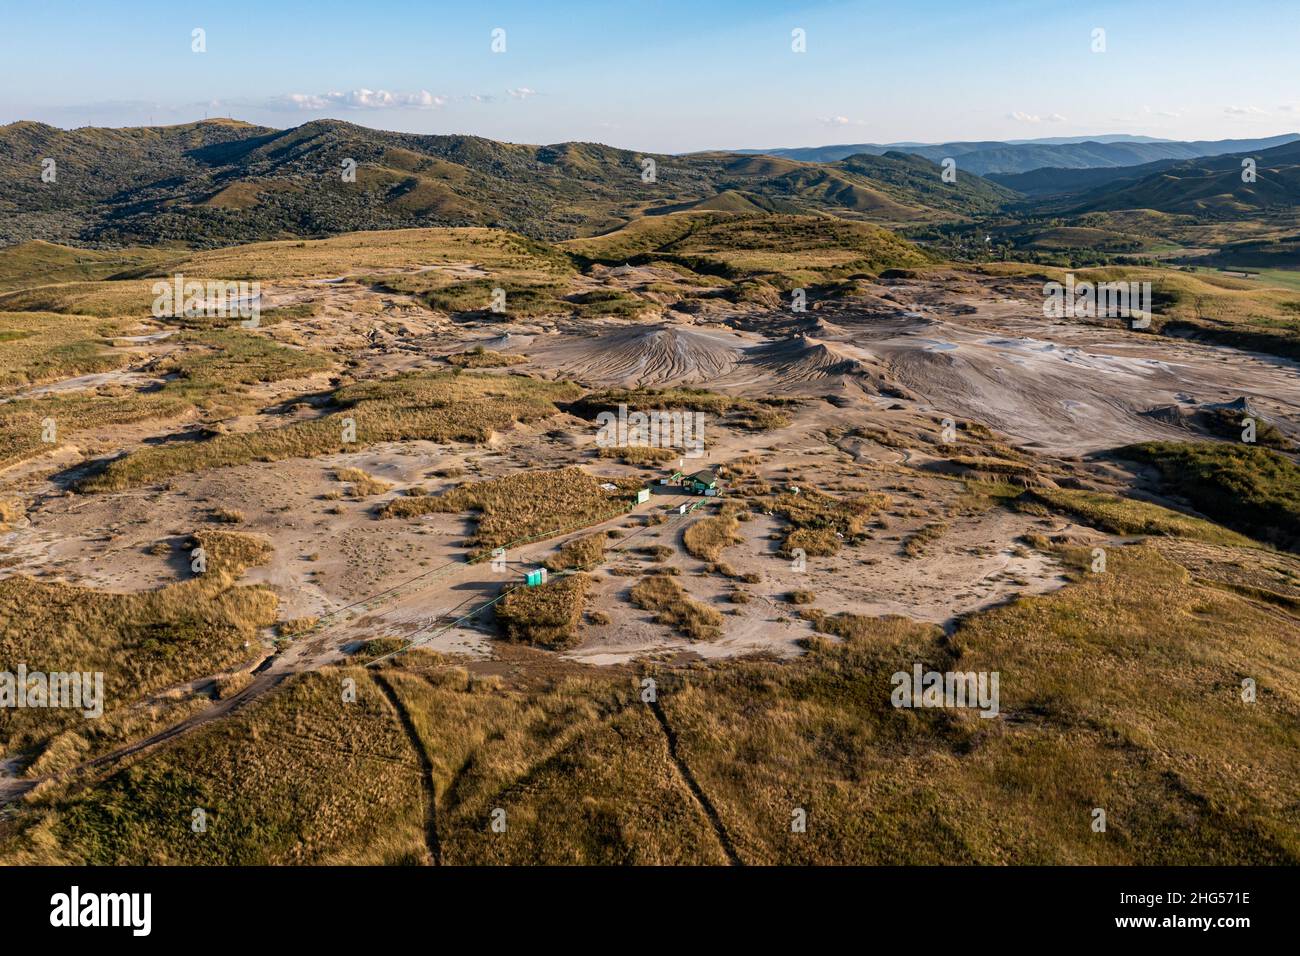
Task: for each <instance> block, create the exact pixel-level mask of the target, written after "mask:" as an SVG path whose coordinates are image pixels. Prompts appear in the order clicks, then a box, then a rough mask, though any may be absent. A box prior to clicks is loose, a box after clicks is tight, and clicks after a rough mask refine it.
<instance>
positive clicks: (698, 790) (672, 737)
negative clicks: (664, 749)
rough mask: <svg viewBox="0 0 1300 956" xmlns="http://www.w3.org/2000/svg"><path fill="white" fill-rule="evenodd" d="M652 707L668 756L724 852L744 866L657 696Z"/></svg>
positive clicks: (731, 860)
mask: <svg viewBox="0 0 1300 956" xmlns="http://www.w3.org/2000/svg"><path fill="white" fill-rule="evenodd" d="M650 709H651V710H652V711H654V715H655V719H656V720H658V721H659V726H660V727H662V728H663V731H664V737H665V738H666V739H667V741H668V756H669V757H671V758H672V761H673V763H674V764H675V765H676V767H677V772H678V773H679V774H680V775H681V778H682V781H683V782H684V783H685V784H686V786H687V788H689V789H690V791H691V794H692V795H693V796H694V797H695V801H696V803H698V804H699V805H700V809H701V810H702V811H703V812H704V816H705V817H706V818H707V819H708V821H709V824H710V825H711V826H712V827H713V832H714V833H715V834H716V835H717V837H718V843H719V844H721V845H722V852H723V853H725V854H727V861H728V862H729V863H730V864H731V865H732V866H744V865H745V864H744V862H743V861H742V860H741V859H740V856H739V855H738V854H737V853H736V848H735V846H734V845H733V844H732V842H731V837H730V836H729V835H728V834H727V828H726V827H725V826H723V825H722V817H721V816H720V815H719V814H718V808H717V807H715V806H714V805H713V801H712V800H710V799H709V795H708V794H707V793H705V792H704V788H703V787H701V786H700V783H699V781H698V780H696V779H695V774H693V773H691V768H690V767H688V766H686V761H685V760H683V759H682V755H681V753H679V752H678V749H677V734H676V733H675V732H674V731H673V728H672V725H671V724H669V723H668V715H667V714H665V713H664V708H663V705H662V704H660V703H659V699H658V698H657V697H656V698H655V699H654V700H652V701H651V702H650Z"/></svg>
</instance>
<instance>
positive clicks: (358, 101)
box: [268, 89, 447, 112]
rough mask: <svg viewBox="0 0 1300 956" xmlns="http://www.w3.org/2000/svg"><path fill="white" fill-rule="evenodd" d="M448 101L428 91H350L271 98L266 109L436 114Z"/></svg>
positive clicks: (294, 94) (288, 94) (286, 95)
mask: <svg viewBox="0 0 1300 956" xmlns="http://www.w3.org/2000/svg"><path fill="white" fill-rule="evenodd" d="M446 102H447V97H445V96H438V95H435V94H433V93H430V92H429V91H428V90H417V91H416V92H414V93H391V92H389V91H388V90H367V89H359V90H349V91H348V92H346V93H341V92H337V91H331V92H329V93H320V94H315V93H287V94H285V95H284V96H276V97H273V98H272V99H271V100H270V102H269V103H268V106H269V107H270V108H271V109H280V110H305V111H309V112H317V111H320V110H325V109H329V108H331V107H339V108H342V109H350V110H395V109H396V110H436V109H439V108H441V107H442V106H444V105H445V104H446Z"/></svg>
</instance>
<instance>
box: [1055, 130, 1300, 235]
mask: <svg viewBox="0 0 1300 956" xmlns="http://www.w3.org/2000/svg"><path fill="white" fill-rule="evenodd" d="M1248 156H1249V157H1250V158H1253V159H1254V160H1255V162H1256V176H1255V181H1254V182H1245V181H1244V180H1243V176H1242V172H1243V170H1242V162H1243V160H1245V159H1246V158H1247V157H1248ZM1297 204H1300V142H1296V143H1288V144H1286V145H1284V146H1276V147H1274V148H1272V149H1266V150H1260V151H1257V152H1251V153H1248V154H1235V155H1229V156H1216V157H1210V158H1205V159H1198V160H1191V161H1188V162H1183V163H1178V164H1176V165H1173V166H1168V167H1166V168H1163V169H1158V170H1156V171H1153V172H1151V173H1150V174H1148V175H1145V176H1141V177H1139V178H1137V179H1135V180H1123V181H1121V182H1118V183H1108V184H1105V185H1103V186H1101V187H1099V188H1096V189H1093V190H1091V191H1089V192H1086V193H1084V194H1083V195H1082V196H1080V197H1078V201H1077V204H1076V207H1075V211H1077V212H1080V213H1082V212H1100V211H1111V210H1119V209H1154V210H1156V211H1158V212H1167V213H1183V214H1188V215H1196V216H1200V217H1204V218H1223V219H1231V218H1241V217H1243V216H1252V215H1257V214H1260V213H1265V212H1269V211H1273V210H1285V209H1293V208H1294V207H1295V206H1296V205H1297Z"/></svg>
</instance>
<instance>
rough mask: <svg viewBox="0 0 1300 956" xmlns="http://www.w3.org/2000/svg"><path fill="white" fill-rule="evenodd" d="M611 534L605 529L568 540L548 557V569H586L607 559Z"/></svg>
mask: <svg viewBox="0 0 1300 956" xmlns="http://www.w3.org/2000/svg"><path fill="white" fill-rule="evenodd" d="M608 543H609V536H608V535H606V534H605V533H604V532H603V531H601V532H598V533H597V534H588V535H583V536H582V537H580V538H574V539H573V540H572V541H566V542H564V544H563V545H561V546H560V550H559V551H558V552H556V553H555V554H553V555H551V557H549V558H547V559H546V568H547V570H548V571H552V572H554V571H568V570H575V571H586V570H590V569H591V568H594V567H595V566H596V565H598V564H600V563H601V562H602V561H603V560H604V559H605V546H606V545H607V544H608Z"/></svg>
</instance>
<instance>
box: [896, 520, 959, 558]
mask: <svg viewBox="0 0 1300 956" xmlns="http://www.w3.org/2000/svg"><path fill="white" fill-rule="evenodd" d="M949 527H951V525H949V523H948V522H947V521H931V522H930V523H929V524H927V525H923V526H922V527H920V528H918V529H917V530H916V531H914V532H912V534H910V535H908V537H907V540H906V541H905V542H903V554H905V555H907V557H909V558H919V557H920V556H921V555H923V554H925V552H926V551H927V550H928V549H929V547H930V545H932V544H933V543H934V542H936V541H938V540H939V539H940V538H942V537H943V536H944V535H945V534H947V533H948V528H949Z"/></svg>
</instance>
